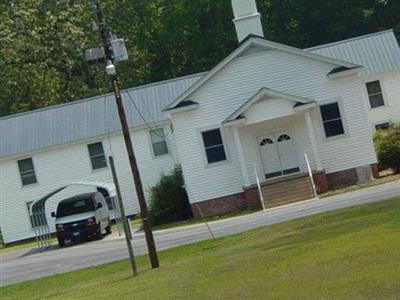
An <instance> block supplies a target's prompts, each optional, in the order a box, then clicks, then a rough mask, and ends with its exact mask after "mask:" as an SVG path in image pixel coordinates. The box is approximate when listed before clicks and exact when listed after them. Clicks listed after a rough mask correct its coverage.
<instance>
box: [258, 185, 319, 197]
mask: <svg viewBox="0 0 400 300" xmlns="http://www.w3.org/2000/svg"><path fill="white" fill-rule="evenodd" d="M262 193H263V195H265V197H269V196H277V197H285V196H289V195H293V194H308V193H311V194H312V193H313V191H312V189H311V187H303V188H298V189H295V188H293V189H292V188H291V189H290V190H289V189H280V190H266V189H264V190H262Z"/></svg>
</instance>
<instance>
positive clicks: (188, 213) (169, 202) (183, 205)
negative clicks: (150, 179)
mask: <svg viewBox="0 0 400 300" xmlns="http://www.w3.org/2000/svg"><path fill="white" fill-rule="evenodd" d="M149 216H150V220H151V223H152V224H153V225H158V224H164V223H169V222H174V221H181V220H185V219H188V218H190V217H192V210H191V207H190V203H189V199H188V195H187V194H186V190H185V188H184V182H183V176H182V170H181V168H180V167H178V166H176V167H175V169H174V170H173V171H172V172H171V173H169V174H167V175H165V174H162V175H161V178H160V181H159V182H158V183H157V184H156V185H155V186H153V187H152V188H151V202H150V209H149Z"/></svg>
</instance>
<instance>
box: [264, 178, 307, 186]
mask: <svg viewBox="0 0 400 300" xmlns="http://www.w3.org/2000/svg"><path fill="white" fill-rule="evenodd" d="M288 184H290V185H302V184H309V179H308V178H307V179H302V180H291V181H288V182H278V183H273V184H265V185H264V186H263V187H269V188H274V187H279V186H287V185H288Z"/></svg>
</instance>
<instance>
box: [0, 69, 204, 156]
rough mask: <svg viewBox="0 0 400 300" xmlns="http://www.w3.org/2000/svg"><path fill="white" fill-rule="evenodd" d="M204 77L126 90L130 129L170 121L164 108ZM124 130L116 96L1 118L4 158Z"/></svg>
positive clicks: (103, 96)
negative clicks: (120, 120) (119, 117)
mask: <svg viewBox="0 0 400 300" xmlns="http://www.w3.org/2000/svg"><path fill="white" fill-rule="evenodd" d="M203 75H204V73H199V74H193V75H189V76H184V77H179V78H174V79H170V80H165V81H161V82H157V83H152V84H147V85H143V86H139V87H135V88H130V89H127V90H124V91H122V98H123V104H124V107H125V110H126V116H127V121H128V125H129V127H130V128H134V127H141V126H146V123H150V124H154V123H160V122H165V121H168V120H169V118H168V116H167V114H166V113H164V112H163V111H162V109H163V107H165V106H166V105H167V104H168V103H170V102H171V101H173V100H174V99H175V98H176V97H178V96H179V95H180V94H181V93H183V92H184V91H185V90H187V89H188V88H189V87H190V86H191V85H192V84H193V83H194V82H196V81H197V80H198V79H199V78H201V77H202V76H203ZM129 96H130V97H129ZM138 111H139V112H138ZM120 130H121V125H120V122H119V119H118V112H117V109H116V105H115V100H114V94H106V95H101V96H97V97H92V98H88V99H83V100H79V101H73V102H69V103H65V104H60V105H55V106H50V107H46V108H42V109H38V110H34V111H29V112H24V113H20V114H15V115H10V116H6V117H2V118H0V159H2V158H5V157H10V156H15V155H23V154H25V153H29V152H32V151H36V150H39V149H43V148H48V147H52V146H57V145H62V144H67V143H72V142H76V141H79V140H86V139H90V138H94V137H96V136H104V135H107V134H108V133H113V132H118V131H120Z"/></svg>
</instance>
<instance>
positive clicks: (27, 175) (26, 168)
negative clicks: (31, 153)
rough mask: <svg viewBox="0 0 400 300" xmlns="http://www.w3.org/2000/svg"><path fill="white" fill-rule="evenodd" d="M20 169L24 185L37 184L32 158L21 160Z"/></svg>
mask: <svg viewBox="0 0 400 300" xmlns="http://www.w3.org/2000/svg"><path fill="white" fill-rule="evenodd" d="M18 168H19V173H20V176H21V181H22V185H28V184H32V183H36V182H37V180H36V174H35V169H34V167H33V161H32V158H27V159H22V160H19V161H18Z"/></svg>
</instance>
